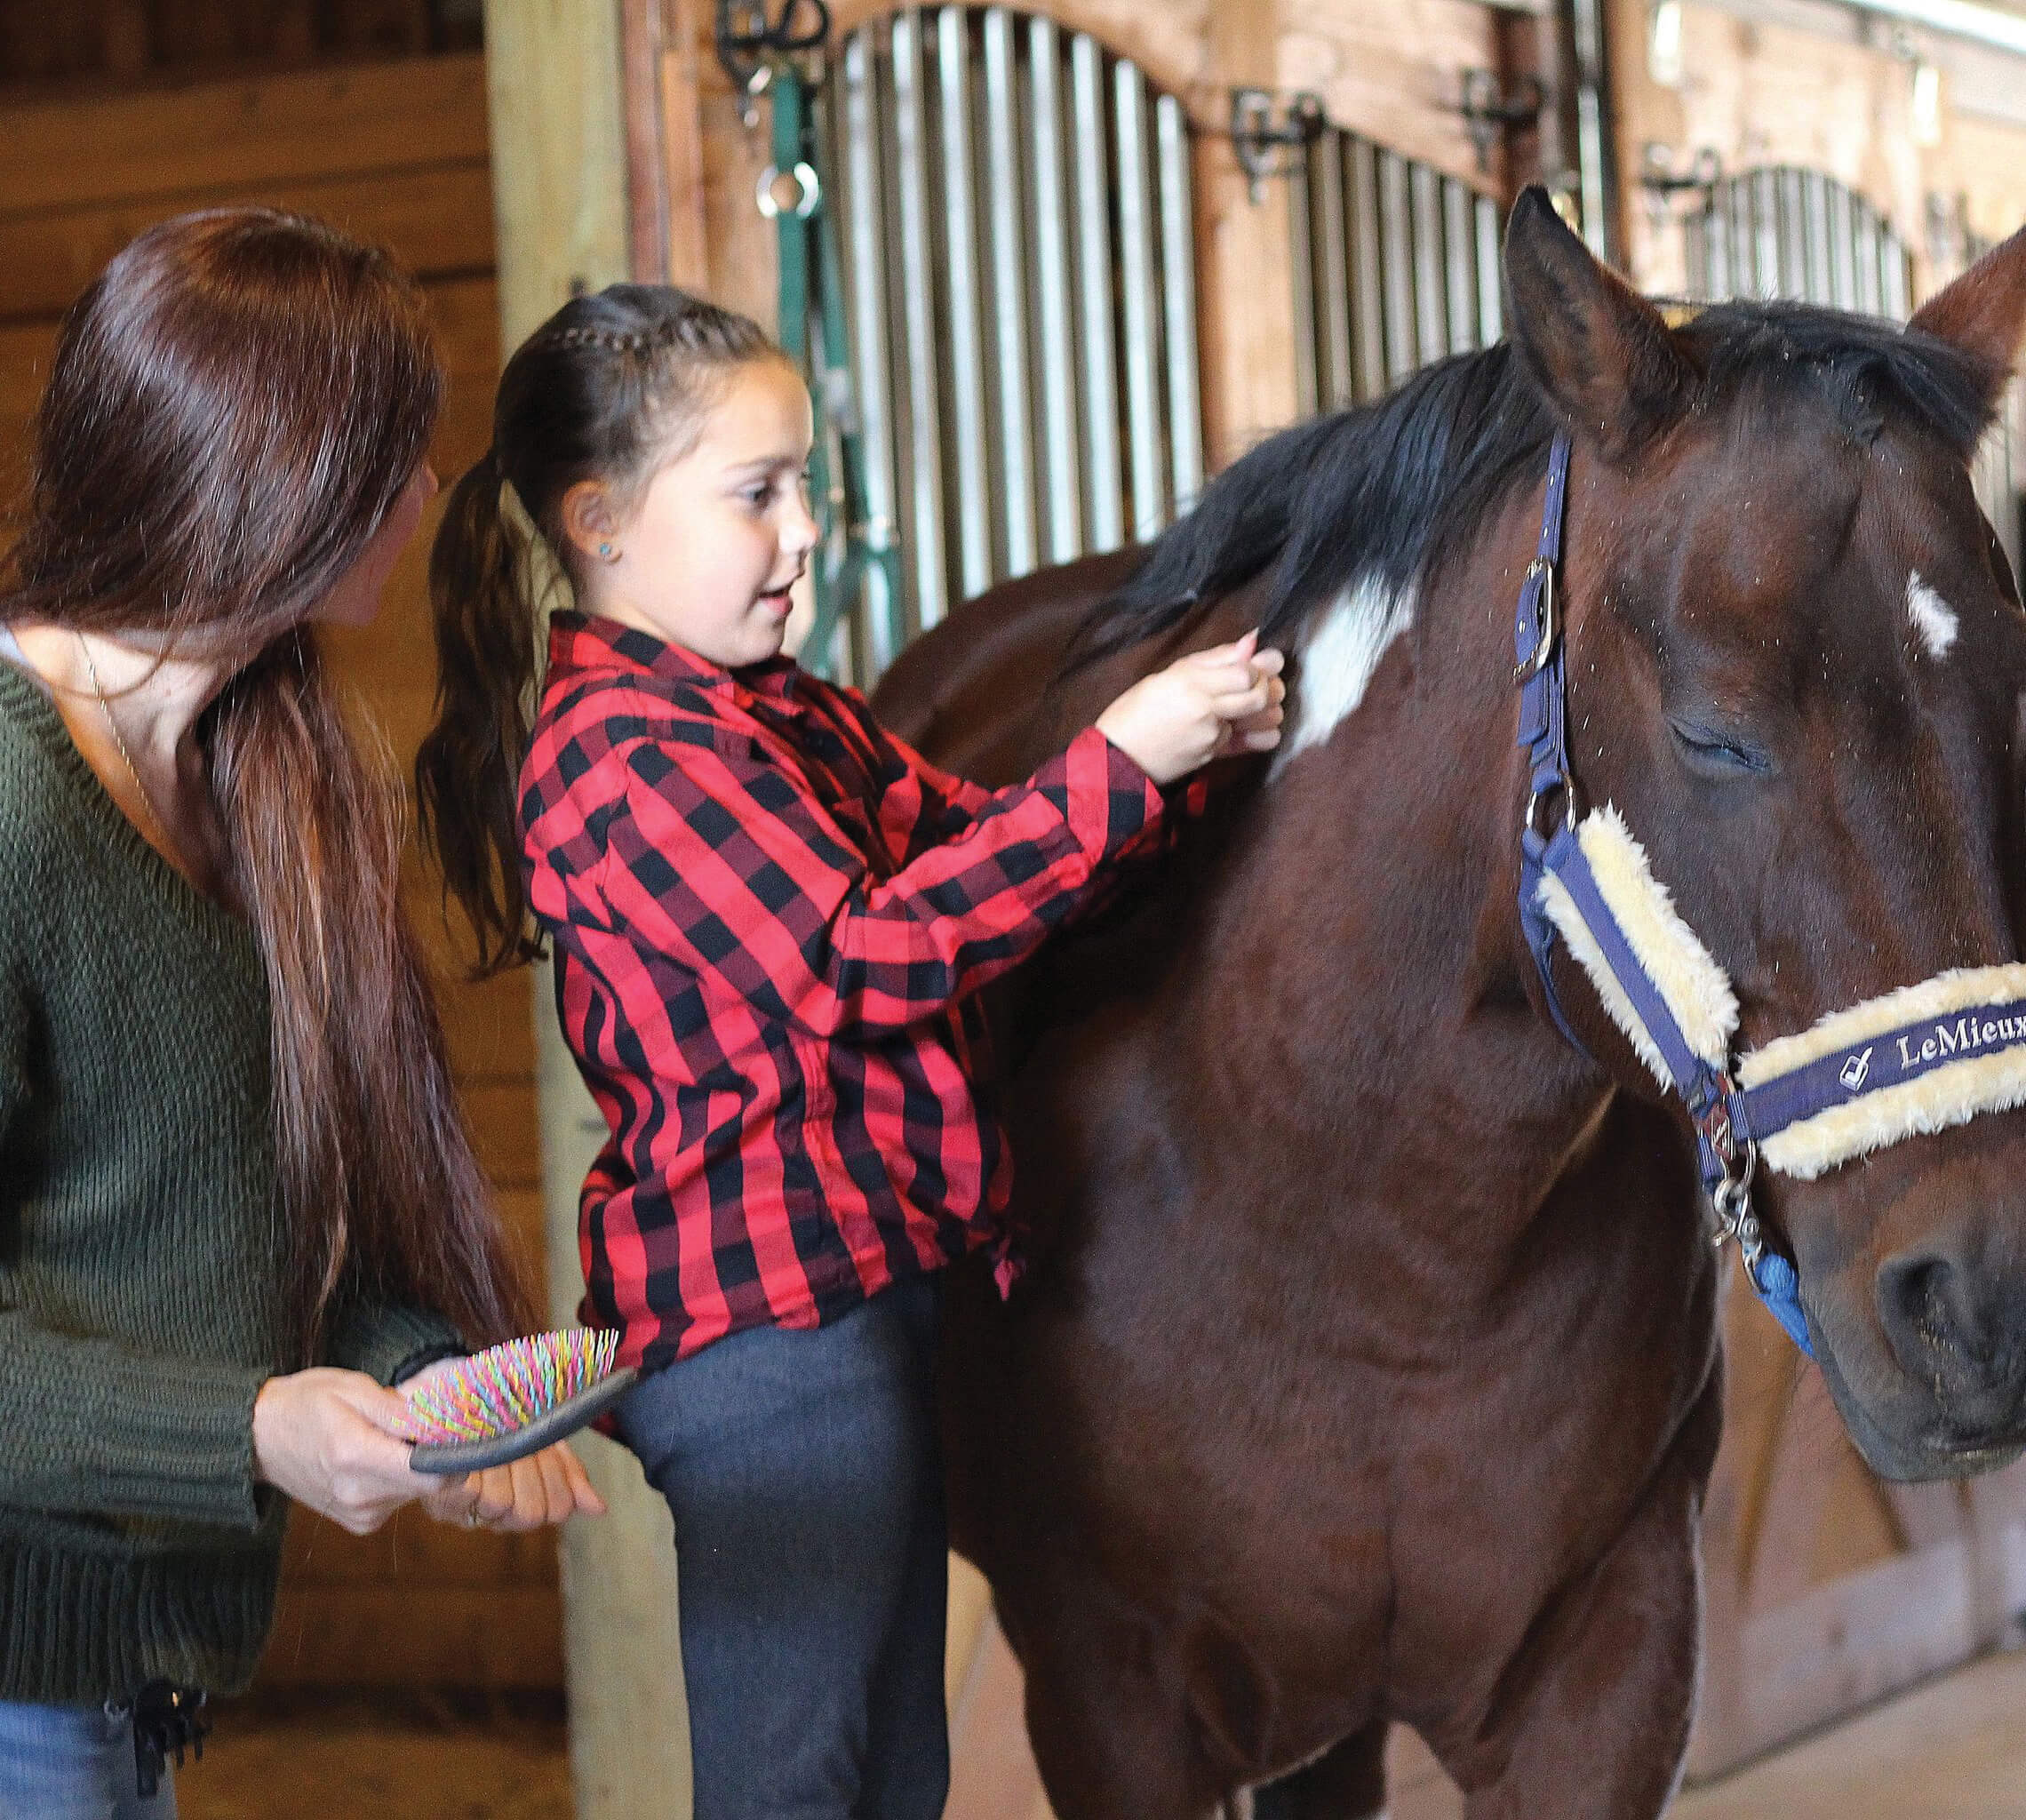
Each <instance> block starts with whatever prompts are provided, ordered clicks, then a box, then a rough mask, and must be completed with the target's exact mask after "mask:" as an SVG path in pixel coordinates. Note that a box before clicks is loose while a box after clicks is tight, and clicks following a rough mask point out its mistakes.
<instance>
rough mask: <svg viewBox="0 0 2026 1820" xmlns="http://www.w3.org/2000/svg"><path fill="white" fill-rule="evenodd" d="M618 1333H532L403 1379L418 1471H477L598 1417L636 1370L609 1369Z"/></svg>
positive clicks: (579, 1330) (622, 1391) (534, 1449)
mask: <svg viewBox="0 0 2026 1820" xmlns="http://www.w3.org/2000/svg"><path fill="white" fill-rule="evenodd" d="M618 1349H619V1337H618V1334H617V1333H613V1332H609V1331H608V1332H599V1331H594V1330H593V1329H589V1328H582V1327H571V1328H562V1329H558V1330H556V1331H555V1332H553V1333H538V1334H530V1335H529V1336H528V1337H526V1338H524V1339H517V1340H508V1341H506V1343H505V1345H498V1346H491V1347H488V1348H487V1349H486V1351H484V1352H483V1353H473V1354H472V1355H471V1357H470V1358H468V1359H459V1361H457V1362H456V1364H455V1365H454V1366H452V1367H451V1368H450V1369H445V1370H442V1371H438V1372H435V1373H434V1374H432V1375H431V1376H430V1377H427V1378H426V1379H424V1380H422V1381H420V1382H419V1383H416V1384H413V1385H406V1386H403V1388H402V1391H401V1393H402V1395H403V1396H404V1397H405V1398H407V1400H408V1413H409V1417H410V1421H411V1438H412V1439H413V1441H414V1442H415V1445H414V1446H413V1447H412V1448H411V1449H410V1450H409V1455H408V1459H409V1464H410V1465H412V1466H413V1467H414V1468H415V1470H416V1471H417V1472H418V1473H479V1472H483V1471H484V1469H485V1468H486V1467H488V1466H502V1465H506V1462H507V1461H508V1460H517V1459H519V1458H520V1457H522V1455H523V1454H531V1453H535V1452H538V1450H539V1449H542V1448H545V1447H546V1446H548V1444H549V1443H550V1442H551V1441H561V1440H562V1437H563V1436H564V1435H566V1434H569V1433H573V1432H574V1431H575V1430H577V1429H579V1428H581V1427H583V1425H585V1424H586V1422H590V1421H594V1420H595V1419H596V1418H597V1417H599V1416H602V1414H603V1413H604V1412H605V1411H606V1410H607V1409H610V1407H611V1406H612V1405H613V1404H614V1403H615V1402H617V1401H618V1400H619V1398H620V1397H621V1396H623V1395H624V1394H625V1393H626V1391H628V1390H629V1389H631V1388H632V1386H633V1383H634V1379H635V1378H636V1377H639V1376H640V1374H639V1373H638V1372H637V1371H636V1370H634V1368H633V1367H632V1366H630V1365H627V1366H623V1367H621V1368H619V1369H616V1370H615V1369H613V1365H612V1359H613V1356H614V1354H615V1353H618Z"/></svg>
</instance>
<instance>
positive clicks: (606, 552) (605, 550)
mask: <svg viewBox="0 0 2026 1820" xmlns="http://www.w3.org/2000/svg"><path fill="white" fill-rule="evenodd" d="M598 554H599V555H601V556H602V557H603V558H604V559H605V560H606V561H607V562H608V563H610V561H611V560H612V547H611V545H610V544H600V545H599V546H598Z"/></svg>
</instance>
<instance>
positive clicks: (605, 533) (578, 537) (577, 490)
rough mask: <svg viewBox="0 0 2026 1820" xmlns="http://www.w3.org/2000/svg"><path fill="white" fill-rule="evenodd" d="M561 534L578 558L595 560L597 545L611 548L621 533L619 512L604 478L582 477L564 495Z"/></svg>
mask: <svg viewBox="0 0 2026 1820" xmlns="http://www.w3.org/2000/svg"><path fill="white" fill-rule="evenodd" d="M618 530H619V521H618V512H617V511H615V510H614V508H613V502H612V495H611V491H610V489H609V488H608V487H607V486H606V484H605V483H604V482H603V481H602V480H580V481H578V483H576V484H575V485H574V486H572V487H571V488H570V491H568V492H566V493H564V494H563V496H562V534H563V536H564V537H565V538H566V539H568V540H569V542H570V547H571V548H572V550H573V551H574V552H575V554H576V555H577V556H578V559H579V560H580V561H582V562H585V563H593V562H595V561H596V560H597V559H598V556H599V555H600V552H599V548H598V546H599V545H600V544H603V545H605V546H606V547H608V548H609V547H610V546H611V544H612V541H613V539H615V538H617V537H618Z"/></svg>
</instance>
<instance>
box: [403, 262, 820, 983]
mask: <svg viewBox="0 0 2026 1820" xmlns="http://www.w3.org/2000/svg"><path fill="white" fill-rule="evenodd" d="M780 357H781V355H780V351H779V350H778V348H777V347H775V346H774V344H773V343H772V342H771V341H770V340H769V339H768V338H767V335H766V332H765V331H763V330H762V329H761V327H760V326H759V324H758V323H754V321H752V320H751V318H749V317H746V316H743V315H737V314H736V313H734V312H733V311H730V310H726V309H721V308H719V307H717V306H716V305H714V304H711V303H706V301H704V299H701V298H698V297H694V296H691V295H690V293H689V292H687V291H678V290H675V289H674V288H673V287H671V286H668V285H665V284H610V285H607V286H606V287H605V289H604V290H602V291H596V292H594V293H592V294H589V295H586V296H583V297H574V298H572V299H570V301H569V302H568V303H566V304H564V305H563V307H562V308H561V309H559V310H558V311H556V313H555V314H554V315H553V316H551V317H550V318H549V319H548V320H547V321H546V323H543V324H542V325H541V327H540V328H538V329H537V330H536V331H535V332H534V333H533V334H532V335H530V336H529V338H528V339H526V340H525V341H524V342H522V344H521V346H520V347H519V348H518V349H517V350H516V351H515V352H514V356H513V358H512V359H511V360H509V361H508V362H507V363H506V370H505V371H504V372H502V373H501V374H500V378H499V393H498V395H497V397H496V398H495V401H494V404H493V412H492V446H491V448H490V449H488V450H487V451H486V452H485V455H484V457H483V459H481V460H480V461H479V462H478V463H477V465H476V466H475V467H473V468H472V469H471V471H470V472H469V473H467V475H464V477H463V478H462V479H461V480H459V482H458V483H457V485H456V486H455V487H454V488H453V489H452V490H451V497H450V500H449V503H448V505H447V507H446V508H445V510H444V513H443V523H442V524H441V525H440V526H439V528H438V530H437V532H436V539H435V546H434V547H433V548H432V550H431V552H430V558H429V595H430V603H431V607H432V611H433V612H434V615H435V635H436V659H437V685H436V717H435V724H434V726H432V727H431V729H430V730H429V733H428V736H427V738H425V739H424V740H423V742H422V747H421V750H420V752H419V754H418V755H417V757H416V761H415V784H416V794H417V797H418V800H419V804H420V810H421V816H420V821H421V833H422V837H423V840H424V842H425V844H426V845H427V847H428V849H429V850H431V852H432V853H433V854H434V856H435V859H436V861H437V863H438V865H439V866H441V867H442V868H443V882H444V887H445V890H446V892H447V893H448V895H449V896H451V897H453V898H456V899H457V900H458V901H459V903H460V904H461V905H462V906H463V908H464V911H465V914H466V915H467V917H468V919H469V920H470V922H471V925H472V931H473V934H474V936H475V938H476V942H477V950H478V960H477V966H476V969H475V971H476V973H477V974H478V975H479V976H481V977H483V976H484V975H487V974H491V973H497V972H499V971H501V970H504V969H506V968H508V967H511V966H514V964H516V963H517V962H521V961H524V960H529V959H531V958H533V956H534V955H535V954H537V953H538V945H537V944H536V942H535V940H534V938H533V936H532V932H531V930H530V923H529V918H528V913H527V905H526V901H525V898H524V896H523V894H522V883H521V844H520V834H519V830H518V827H517V825H516V820H515V807H516V805H515V801H514V790H515V783H516V779H517V778H518V776H519V773H520V768H521V760H522V756H523V754H525V752H526V750H527V743H528V736H529V730H530V726H531V723H532V710H533V706H534V693H535V679H536V670H537V665H538V652H539V648H540V643H541V640H540V638H539V636H538V634H539V632H540V629H541V622H542V620H543V619H544V618H545V617H546V611H547V610H548V608H549V607H550V606H551V605H553V604H555V603H559V602H562V603H567V601H568V599H569V598H570V586H571V585H572V584H575V583H577V582H578V581H579V580H580V579H581V578H580V575H579V573H578V563H580V561H581V558H580V556H579V554H578V551H577V550H576V548H575V547H574V546H573V545H572V544H571V542H570V539H569V538H568V537H567V536H566V535H565V534H564V531H563V524H562V501H563V497H564V495H565V494H566V493H568V492H569V491H570V488H571V487H573V486H575V485H577V484H578V483H579V482H580V481H586V480H596V481H601V482H602V483H605V484H606V485H607V486H608V487H609V488H610V489H611V491H612V492H613V493H614V495H615V497H616V499H618V502H619V503H620V504H621V505H622V507H623V506H624V505H625V504H626V501H627V500H628V499H637V497H638V495H639V493H640V492H641V491H643V490H644V489H645V487H646V485H647V483H648V482H649V481H650V480H651V479H652V478H653V476H654V475H655V473H656V472H657V471H658V470H659V469H660V468H661V467H665V466H666V464H667V463H668V462H670V461H674V460H677V459H681V457H682V456H683V455H684V454H686V453H687V452H688V451H690V449H691V448H692V447H694V446H695V443H696V441H697V438H698V436H699V435H701V434H702V430H703V426H704V421H705V419H706V417H707V415H708V414H709V411H710V408H711V406H712V405H713V403H714V402H715V401H716V398H717V395H718V394H719V391H720V390H721V389H722V386H723V385H724V383H725V381H726V380H727V379H729V378H730V375H731V373H732V372H733V371H735V370H736V369H738V367H740V366H743V365H745V364H746V363H749V362H752V361H755V360H763V359H778V358H780Z"/></svg>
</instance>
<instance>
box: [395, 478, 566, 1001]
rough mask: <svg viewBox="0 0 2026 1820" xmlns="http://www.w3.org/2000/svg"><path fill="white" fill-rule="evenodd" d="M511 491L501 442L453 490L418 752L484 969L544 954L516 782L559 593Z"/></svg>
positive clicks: (442, 542)
mask: <svg viewBox="0 0 2026 1820" xmlns="http://www.w3.org/2000/svg"><path fill="white" fill-rule="evenodd" d="M507 491H508V483H506V480H505V478H504V477H503V476H502V475H501V474H500V471H499V459H498V458H497V456H495V455H494V453H493V451H491V450H490V449H489V450H487V451H486V453H485V458H484V459H483V460H482V461H480V462H479V463H478V465H477V466H476V467H474V468H473V469H472V470H471V471H470V472H469V473H468V474H467V475H465V476H464V478H463V479H462V480H460V481H459V483H457V485H456V486H455V487H454V488H452V489H451V498H450V503H449V505H448V506H447V507H445V508H444V512H443V522H442V523H441V524H440V525H439V527H438V528H437V531H436V540H435V546H434V547H433V548H432V549H431V550H430V553H429V601H430V605H431V608H432V610H433V611H434V616H435V633H436V719H435V725H434V726H432V727H431V728H430V730H429V733H428V737H427V738H425V739H424V740H423V742H422V746H421V749H420V750H419V752H418V753H417V754H416V757H415V793H416V799H417V802H418V803H419V809H420V818H421V834H422V839H423V841H424V842H425V843H426V844H427V847H428V849H429V850H430V851H431V852H432V853H433V854H434V855H435V860H436V864H437V865H438V866H440V867H441V868H442V870H443V884H444V887H445V889H446V890H448V891H449V893H450V894H451V896H452V897H454V898H457V900H458V901H459V903H460V904H462V905H463V906H464V908H465V913H466V914H467V916H468V917H469V919H470V921H471V925H472V931H473V934H474V937H475V939H476V942H477V945H478V962H477V966H476V968H475V975H476V977H478V978H484V977H485V976H487V975H489V974H493V973H498V972H500V971H502V970H505V969H506V968H508V967H512V966H515V965H517V964H518V963H519V962H522V961H527V960H531V959H533V958H534V956H535V955H536V954H538V953H539V952H540V950H539V947H538V944H537V943H536V942H535V941H534V940H533V938H531V936H530V931H529V927H528V907H527V900H526V897H525V895H524V892H523V890H522V882H521V839H520V834H519V831H518V824H517V820H516V809H517V792H516V783H517V779H518V778H519V775H520V769H521V759H522V755H523V754H525V753H526V751H527V746H528V730H529V726H530V716H531V714H532V712H533V701H534V689H535V676H536V670H537V651H536V641H537V638H538V635H539V631H540V628H541V626H542V624H543V622H544V620H545V619H546V608H547V606H548V605H549V603H547V602H546V601H542V600H539V599H538V596H537V588H538V587H539V586H540V582H539V580H538V570H539V568H540V566H541V565H540V564H539V563H538V556H540V555H543V554H546V553H545V552H542V551H541V550H540V548H539V546H540V543H541V536H540V533H539V532H538V531H536V530H535V527H534V525H533V524H532V523H531V522H530V521H529V519H528V518H527V516H526V515H525V513H524V512H522V513H519V514H516V516H518V517H519V519H520V523H519V524H518V525H515V524H511V523H508V513H507V510H506V507H505V506H504V505H503V503H502V498H501V496H502V493H503V492H507ZM549 566H550V567H551V570H552V572H553V561H552V563H551V564H550V565H549ZM556 579H558V580H561V579H562V578H561V577H560V575H557V576H556ZM545 591H546V590H545ZM565 603H566V604H567V602H565Z"/></svg>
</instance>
